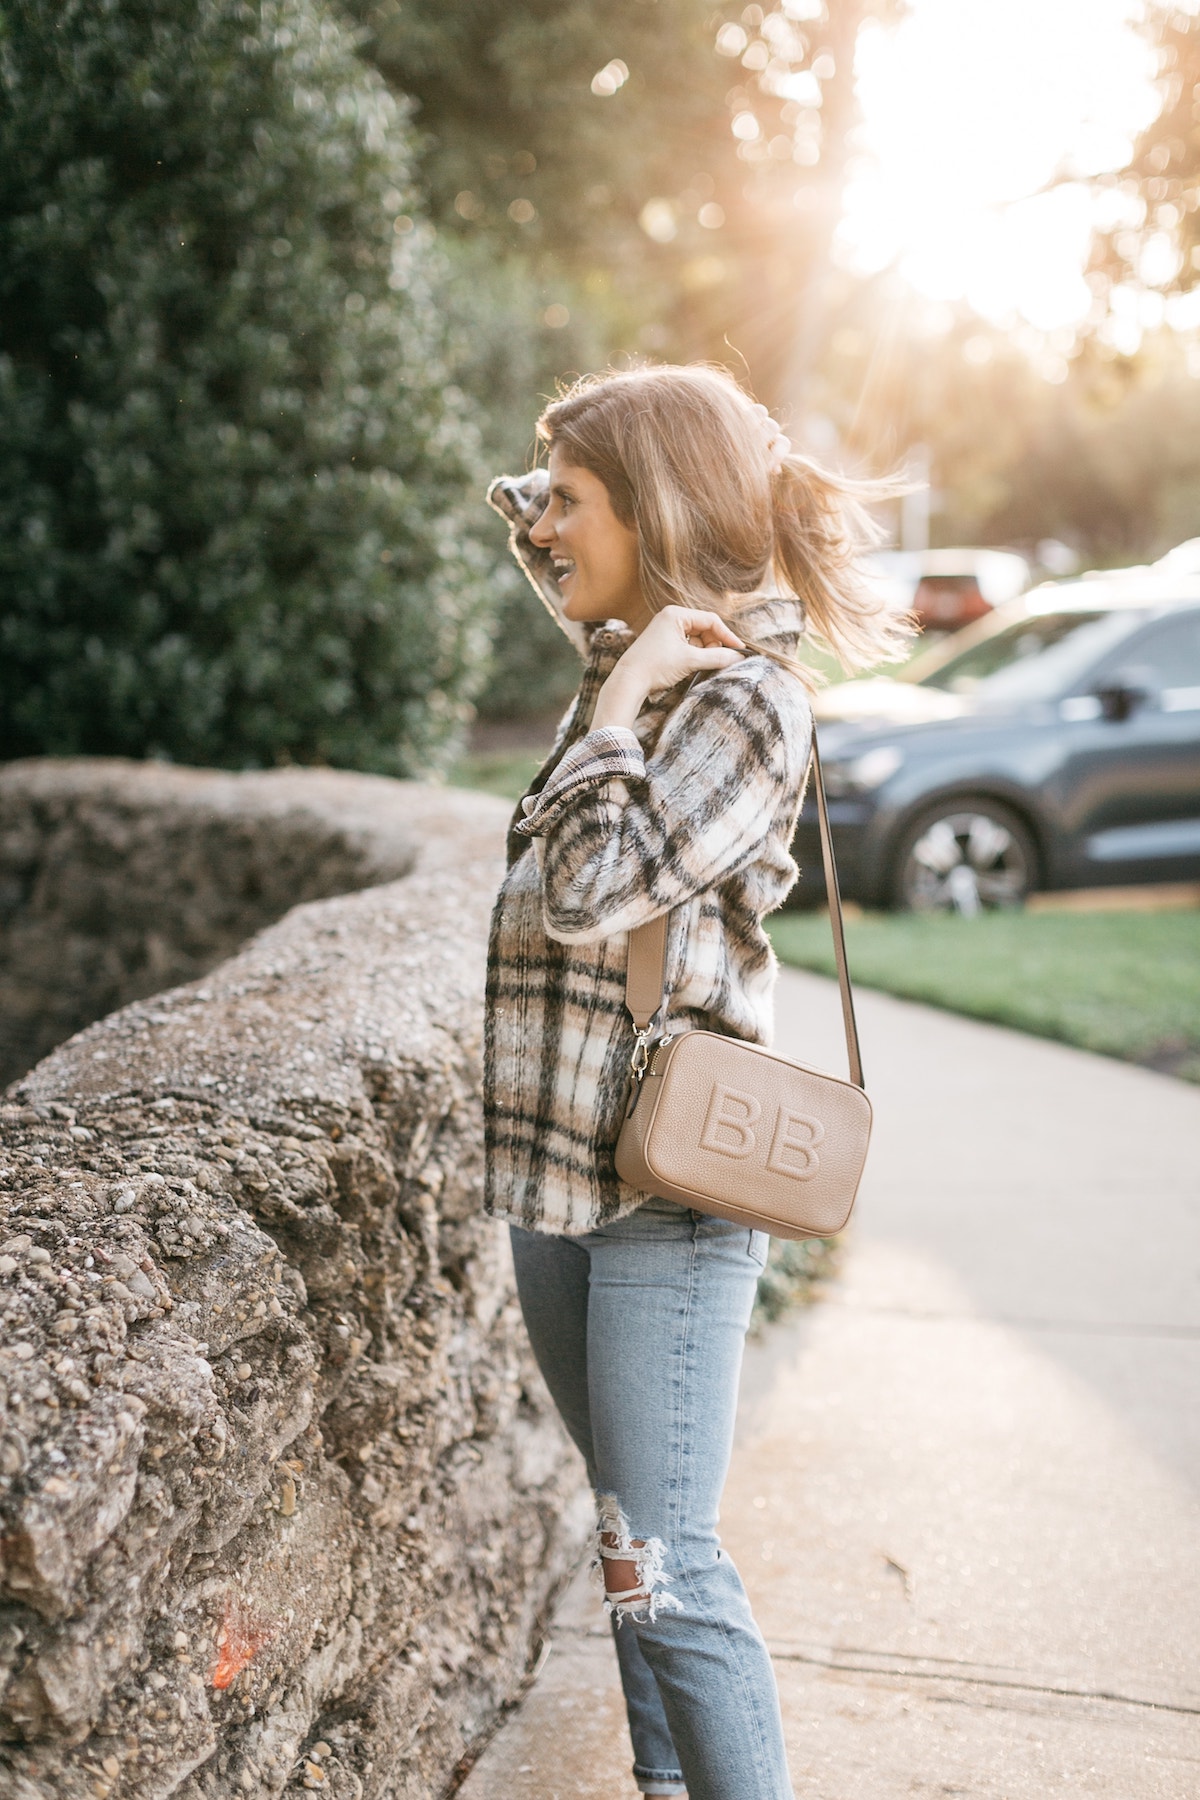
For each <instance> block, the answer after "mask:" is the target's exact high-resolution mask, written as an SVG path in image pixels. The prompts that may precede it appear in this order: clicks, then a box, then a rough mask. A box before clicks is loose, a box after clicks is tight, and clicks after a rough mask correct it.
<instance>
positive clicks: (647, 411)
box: [537, 364, 910, 683]
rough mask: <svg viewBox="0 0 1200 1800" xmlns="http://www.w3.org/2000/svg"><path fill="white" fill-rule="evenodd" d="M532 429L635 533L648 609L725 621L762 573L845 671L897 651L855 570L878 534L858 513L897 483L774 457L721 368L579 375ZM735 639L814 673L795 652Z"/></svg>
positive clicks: (757, 586) (895, 629) (902, 638)
mask: <svg viewBox="0 0 1200 1800" xmlns="http://www.w3.org/2000/svg"><path fill="white" fill-rule="evenodd" d="M537 432H538V437H539V439H540V440H541V442H542V443H543V444H546V445H548V446H553V445H558V447H559V448H560V450H561V451H562V454H563V456H564V457H565V458H566V459H567V461H568V462H569V463H573V464H575V466H576V467H579V468H584V469H588V470H590V471H591V473H592V474H593V475H596V476H598V477H599V479H600V480H601V481H602V482H603V483H604V486H605V487H606V489H607V490H608V495H609V499H610V501H611V503H612V507H613V511H614V512H615V513H616V515H617V517H618V518H619V519H620V520H621V522H622V523H623V524H625V525H628V526H632V527H635V528H636V530H637V534H638V556H639V563H640V571H639V572H640V577H641V585H642V592H643V594H644V595H645V598H646V602H647V604H648V606H649V607H650V609H651V611H652V612H658V611H660V610H661V609H662V608H663V607H664V606H691V607H702V608H704V609H706V610H708V611H712V612H717V613H720V614H722V615H723V616H724V617H726V618H728V619H729V621H730V623H731V624H734V625H735V627H736V619H737V604H736V602H737V597H738V596H739V595H743V596H747V597H748V596H750V595H753V594H757V593H760V592H761V591H762V589H763V586H764V583H769V582H771V581H772V580H773V581H774V582H775V583H777V584H778V586H779V588H780V589H783V590H786V591H787V592H789V593H791V594H793V595H794V596H795V597H796V598H797V599H798V600H799V601H800V602H801V604H802V606H803V610H804V618H805V625H806V629H807V632H808V634H809V635H810V636H811V637H812V638H814V639H815V640H817V641H818V642H819V643H820V644H822V645H824V646H825V647H827V648H828V649H829V650H831V651H832V652H833V654H834V656H836V658H837V659H838V661H839V662H840V663H841V664H842V666H843V668H845V669H848V670H852V669H863V668H870V667H872V666H873V665H874V664H876V663H879V662H884V661H887V660H890V659H893V658H895V657H896V656H897V655H899V654H901V653H902V652H903V649H904V647H905V645H906V642H907V640H908V637H909V635H910V627H909V625H908V623H907V622H906V621H905V620H904V619H902V618H898V617H897V616H896V614H894V613H891V612H889V611H887V610H886V608H885V605H884V603H883V601H882V599H881V598H880V596H879V594H878V593H877V592H876V591H875V590H874V589H873V588H872V587H871V585H870V584H869V582H868V581H867V579H866V577H865V576H864V574H863V572H862V569H861V566H860V559H861V557H862V554H863V552H864V551H865V550H867V549H868V548H870V546H871V545H873V544H876V543H878V542H879V541H880V540H881V538H882V536H883V533H882V532H881V530H880V529H879V527H878V526H877V525H876V523H875V521H874V520H873V519H872V518H871V516H870V514H869V513H868V511H867V507H868V506H869V505H871V504H872V503H873V502H876V501H878V500H880V499H882V498H885V497H888V496H891V495H893V494H896V493H898V492H902V491H904V490H903V487H902V486H901V485H900V484H897V483H895V482H887V481H884V482H867V481H854V480H851V479H849V478H847V477H845V476H841V475H834V474H831V473H830V472H829V471H828V470H826V469H822V468H821V467H820V466H819V465H818V464H817V463H815V462H814V461H813V460H812V458H811V457H807V456H801V455H798V454H796V453H795V452H793V451H791V450H790V448H789V450H788V452H787V453H786V454H785V455H783V457H782V458H780V457H779V456H778V453H777V452H776V453H775V454H772V450H771V435H772V434H771V430H770V428H769V425H768V423H767V421H765V420H764V417H763V409H762V408H761V407H759V408H756V407H755V404H754V402H753V401H752V400H751V399H750V397H749V395H747V394H746V393H745V392H744V391H743V389H742V388H740V387H739V386H738V384H737V382H736V381H734V379H733V377H732V376H731V375H729V374H728V373H727V372H726V371H725V370H724V369H718V368H712V367H709V366H707V365H704V364H689V365H687V366H686V367H679V366H669V365H668V366H663V367H658V368H643V369H633V370H629V371H622V372H619V373H610V374H607V375H589V376H585V377H584V378H583V379H582V380H580V381H577V382H575V383H574V385H573V386H572V387H570V388H569V389H568V390H567V392H566V393H565V394H563V395H562V396H561V397H560V398H559V399H558V400H555V401H553V402H552V403H551V404H550V405H549V406H548V407H547V408H546V410H545V411H544V412H543V414H542V416H541V418H540V419H539V420H538V425H537ZM740 635H744V634H740ZM745 642H746V644H747V648H748V649H751V650H754V651H757V652H758V653H760V654H762V655H765V656H769V657H771V658H772V660H773V661H775V662H778V663H781V664H783V665H784V667H786V668H790V669H791V670H792V671H793V672H794V673H795V674H797V675H800V676H801V677H802V678H803V679H805V680H807V681H809V682H810V683H811V682H812V681H813V680H814V679H815V675H814V671H813V670H811V669H809V668H808V667H807V666H806V665H805V664H803V663H799V662H797V661H796V660H795V659H794V658H793V657H789V656H784V655H782V654H781V653H780V652H779V651H775V650H772V649H770V648H768V647H767V646H765V645H759V644H755V643H753V642H752V641H751V640H750V639H748V638H747V639H745Z"/></svg>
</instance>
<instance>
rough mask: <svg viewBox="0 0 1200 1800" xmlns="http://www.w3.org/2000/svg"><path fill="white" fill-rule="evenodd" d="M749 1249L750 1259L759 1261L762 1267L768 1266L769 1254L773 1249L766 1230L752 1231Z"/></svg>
mask: <svg viewBox="0 0 1200 1800" xmlns="http://www.w3.org/2000/svg"><path fill="white" fill-rule="evenodd" d="M747 1249H748V1250H749V1254H750V1261H751V1262H755V1263H757V1264H758V1266H759V1268H760V1269H765V1268H766V1266H767V1256H768V1255H769V1253H770V1249H771V1239H770V1236H769V1235H768V1233H767V1232H765V1231H752V1232H751V1233H750V1242H749V1244H748V1246H747Z"/></svg>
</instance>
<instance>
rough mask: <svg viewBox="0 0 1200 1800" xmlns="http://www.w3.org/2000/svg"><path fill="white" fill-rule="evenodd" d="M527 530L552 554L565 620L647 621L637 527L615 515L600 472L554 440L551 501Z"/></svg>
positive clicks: (637, 625)
mask: <svg viewBox="0 0 1200 1800" xmlns="http://www.w3.org/2000/svg"><path fill="white" fill-rule="evenodd" d="M529 535H530V537H531V538H532V539H533V542H534V543H535V544H536V545H537V546H538V547H539V549H542V550H548V551H549V552H550V554H551V556H552V557H553V558H554V563H555V574H556V576H557V577H558V586H559V591H560V593H561V594H562V597H563V602H564V605H563V612H564V613H565V614H566V616H567V618H568V619H575V620H577V621H578V622H579V623H580V624H583V623H585V622H589V621H602V620H604V619H623V620H624V622H625V623H626V624H627V625H629V626H631V627H632V628H633V630H634V631H640V630H641V628H642V627H643V626H644V625H646V624H648V622H649V618H650V613H649V609H648V608H647V606H646V602H645V600H644V598H643V596H642V586H641V582H640V580H639V578H638V536H637V532H636V530H634V529H633V528H632V527H631V526H629V525H623V524H622V523H621V521H620V519H618V517H617V515H616V513H615V512H614V511H613V509H612V502H611V500H610V499H609V497H608V489H607V488H606V487H605V485H604V483H603V482H602V481H601V480H600V477H599V476H598V475H593V474H592V472H591V470H590V469H581V468H579V467H578V466H577V465H576V464H574V463H569V462H567V461H566V460H565V458H564V457H563V454H562V452H561V451H560V450H559V448H558V446H557V445H552V446H551V449H550V504H549V505H548V506H547V508H546V510H545V512H544V513H543V514H542V516H541V518H540V519H539V520H538V522H537V524H536V525H535V526H534V527H533V529H532V531H531V532H530V533H529Z"/></svg>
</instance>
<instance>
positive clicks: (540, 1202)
mask: <svg viewBox="0 0 1200 1800" xmlns="http://www.w3.org/2000/svg"><path fill="white" fill-rule="evenodd" d="M529 485H530V484H529V478H526V481H525V482H523V483H521V484H520V485H519V486H518V484H516V483H512V484H509V495H507V496H503V497H502V498H508V499H510V504H508V505H502V504H499V503H497V502H496V500H495V499H494V502H493V503H494V504H497V510H503V511H505V513H506V514H507V516H508V517H509V518H510V519H512V520H513V521H514V523H515V524H517V525H519V524H520V522H521V518H522V517H525V518H526V521H527V520H528V515H527V514H523V513H522V512H521V511H520V510H519V507H518V505H517V504H513V503H511V496H512V495H513V493H514V492H515V494H516V496H517V500H518V502H519V503H520V505H521V506H527V505H528V500H529ZM535 495H537V496H540V490H537V489H535ZM537 510H539V511H540V507H539V508H538V509H537ZM536 516H537V511H533V512H532V517H534V518H536ZM514 549H515V550H516V551H517V554H518V555H519V556H520V559H521V560H522V562H523V563H524V564H525V566H526V568H527V571H528V572H529V573H530V574H531V576H532V578H533V579H534V581H535V585H536V586H537V587H538V590H539V592H540V593H542V595H543V597H544V598H545V599H546V600H547V603H548V604H550V605H551V606H553V605H554V600H555V599H556V598H557V586H556V585H555V584H553V583H552V582H548V581H547V580H546V579H545V571H544V569H543V568H534V567H531V565H532V564H533V563H534V558H533V557H532V555H531V554H530V552H529V548H528V546H527V545H522V543H521V542H520V538H519V535H518V532H517V531H516V530H514ZM554 610H555V612H556V615H557V612H558V609H557V607H554ZM736 624H737V627H738V628H739V629H740V630H744V631H745V632H746V634H747V635H748V636H751V637H753V638H755V639H756V640H757V641H759V642H763V643H769V644H771V646H772V647H773V648H776V649H779V650H783V651H787V652H790V653H794V652H795V650H796V647H797V645H798V642H799V639H800V635H801V630H802V620H801V615H800V610H799V607H798V605H797V604H796V602H795V601H793V600H790V599H786V598H770V599H760V600H758V601H756V602H753V603H751V605H750V607H749V608H748V609H747V610H744V611H741V612H739V614H738V617H737V621H736ZM578 629H579V628H578V627H574V629H573V630H572V633H571V635H572V636H576V634H577V633H578ZM576 641H578V638H576ZM585 642H586V667H585V670H584V676H583V682H582V685H581V687H580V689H579V692H578V694H577V695H576V696H575V699H574V701H573V702H572V704H571V706H570V708H569V709H568V711H567V714H566V716H565V718H564V719H563V721H562V724H561V725H560V727H559V731H558V736H557V739H556V741H555V745H554V749H553V750H552V752H551V754H550V757H549V758H548V760H547V762H546V763H545V765H544V766H543V768H542V769H541V770H540V771H539V773H538V775H537V776H536V778H535V779H534V781H533V783H532V785H531V787H530V789H529V792H528V793H527V794H526V796H525V798H524V799H523V800H522V802H521V804H520V806H519V808H518V810H517V812H516V814H515V815H514V818H513V822H512V826H511V828H510V831H509V841H508V870H507V874H506V876H505V878H504V881H503V884H502V885H501V888H500V893H499V896H498V898H497V901H496V905H495V910H494V912H493V915H492V927H491V939H490V944H489V951H488V983H487V1011H486V1035H485V1056H484V1119H485V1132H486V1144H487V1178H486V1201H485V1204H486V1206H487V1208H488V1210H489V1211H490V1212H492V1213H495V1214H497V1215H499V1216H501V1217H504V1218H507V1219H510V1220H512V1221H514V1222H515V1223H516V1224H518V1225H523V1226H525V1227H526V1228H528V1229H530V1230H535V1231H548V1232H565V1233H581V1232H585V1231H589V1230H591V1229H592V1228H593V1227H595V1226H596V1225H600V1224H605V1223H607V1222H609V1221H610V1220H613V1219H616V1218H619V1217H620V1216H621V1214H623V1213H627V1212H631V1211H633V1209H634V1208H636V1207H638V1206H640V1205H641V1204H642V1203H643V1202H644V1201H645V1199H646V1196H645V1194H643V1193H639V1192H638V1191H637V1190H636V1189H633V1188H631V1187H629V1186H627V1185H626V1183H624V1182H623V1181H621V1179H620V1178H619V1176H618V1175H617V1172H616V1168H615V1166H614V1162H613V1153H614V1151H615V1148H616V1142H617V1137H618V1134H619V1132H620V1129H621V1122H622V1119H623V1117H624V1112H625V1107H626V1104H627V1102H628V1097H629V1081H630V1076H629V1059H630V1054H631V1051H632V1048H633V1025H632V1021H631V1020H630V1017H629V1014H628V1012H627V1011H626V1008H625V961H626V949H627V944H628V933H629V931H630V930H631V929H632V928H633V927H635V926H637V925H641V924H644V923H645V922H646V921H647V920H649V919H652V918H655V917H656V916H657V915H658V914H660V913H662V912H667V911H670V913H671V923H670V928H669V932H668V944H667V982H668V992H669V994H670V1003H669V1009H668V1016H669V1019H670V1024H671V1028H672V1030H674V1031H678V1030H680V1029H693V1028H701V1029H703V1030H707V1031H719V1032H724V1033H726V1034H727V1035H729V1036H731V1037H738V1038H742V1039H745V1040H748V1041H749V1042H751V1043H769V1042H770V1038H771V1031H772V1023H773V1018H772V994H773V989H774V984H775V969H776V964H775V958H774V955H773V952H772V950H771V946H770V942H769V940H768V939H767V936H766V934H765V932H764V931H763V929H762V918H763V915H764V914H765V913H767V912H770V911H771V910H772V909H773V908H774V907H777V906H778V905H779V904H780V902H781V901H782V900H783V898H784V896H785V895H786V893H787V891H788V889H789V888H790V887H791V885H792V883H793V881H794V880H795V876H796V866H795V864H794V862H793V861H792V858H791V854H790V844H791V839H792V834H793V831H794V829H795V824H796V815H797V813H798V811H799V807H800V802H801V798H802V791H803V786H804V777H805V771H806V769H807V766H808V756H809V746H810V740H811V732H812V717H811V712H810V709H809V704H808V698H807V695H806V694H805V691H804V688H803V687H802V686H801V684H800V682H799V681H798V680H797V678H796V677H795V676H794V675H792V674H789V673H788V672H787V671H786V670H784V669H781V668H780V667H779V666H778V664H776V663H774V662H772V661H771V660H770V659H769V658H767V657H764V656H749V657H746V658H745V659H744V660H743V661H741V662H740V663H737V664H735V665H734V666H733V667H732V668H729V669H724V670H720V671H717V672H716V673H714V674H711V675H707V676H704V677H701V678H696V679H694V680H693V681H692V682H690V683H688V684H681V685H680V686H679V687H677V688H673V689H671V690H670V691H669V692H667V693H665V694H662V695H656V696H655V697H654V698H653V699H651V700H650V701H648V702H647V704H646V705H645V706H644V707H643V709H642V711H641V713H640V714H639V716H638V719H637V722H636V725H635V727H634V729H633V730H632V731H630V730H627V729H625V728H624V727H603V728H601V729H599V730H592V729H591V718H592V713H593V710H594V708H595V704H596V696H597V694H598V693H599V690H600V687H601V685H602V684H603V682H604V681H605V679H606V678H607V676H608V675H609V673H610V672H611V670H612V668H613V667H614V665H615V664H616V662H617V660H618V658H619V657H620V656H621V655H622V653H623V652H624V651H625V650H626V649H627V648H628V646H629V644H630V643H631V642H632V638H631V636H630V634H629V632H628V631H627V630H625V629H624V628H623V627H620V628H618V627H617V626H616V625H615V624H613V623H610V624H609V625H607V626H604V627H602V628H599V629H595V628H592V629H590V630H589V631H588V633H587V638H586V640H585Z"/></svg>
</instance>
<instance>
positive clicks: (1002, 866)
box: [793, 569, 1200, 913]
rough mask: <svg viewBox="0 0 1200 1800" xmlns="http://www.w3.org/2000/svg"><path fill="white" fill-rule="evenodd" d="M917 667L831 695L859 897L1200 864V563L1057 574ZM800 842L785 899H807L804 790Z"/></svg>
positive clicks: (1198, 868) (983, 900)
mask: <svg viewBox="0 0 1200 1800" xmlns="http://www.w3.org/2000/svg"><path fill="white" fill-rule="evenodd" d="M905 675H906V676H907V679H902V680H895V681H890V682H887V683H884V684H882V686H883V689H884V690H885V691H884V692H881V684H879V683H877V682H860V683H853V682H852V683H847V684H845V688H844V689H839V688H834V689H831V690H829V691H828V693H827V694H826V695H825V696H823V697H822V704H821V706H820V708H819V720H818V731H819V737H820V744H821V753H822V757H823V760H824V764H825V775H826V784H827V788H828V792H829V800H830V817H831V820H832V823H833V831H834V842H835V848H836V852H837V858H838V868H839V872H840V874H841V878H842V887H843V891H844V893H845V894H846V896H847V897H848V898H850V899H854V900H858V901H860V902H861V903H863V904H864V905H868V906H893V907H904V908H912V909H916V910H937V909H947V910H954V911H957V912H961V913H974V912H978V911H979V910H980V909H981V908H986V907H1004V906H1016V905H1019V904H1020V903H1021V902H1022V901H1023V900H1024V898H1025V896H1026V895H1027V894H1028V893H1029V892H1030V891H1031V890H1033V889H1038V888H1071V887H1094V886H1104V885H1112V884H1125V883H1132V882H1141V881H1170V880H1193V879H1197V878H1200V576H1198V575H1195V574H1172V572H1171V571H1170V570H1167V569H1155V570H1136V571H1123V572H1121V573H1120V574H1117V575H1114V576H1111V577H1107V578H1102V577H1092V576H1089V577H1085V578H1083V579H1080V580H1077V581H1070V582H1053V583H1046V584H1045V585H1044V586H1042V587H1039V588H1036V589H1034V590H1033V591H1032V592H1031V593H1028V594H1025V595H1022V596H1021V597H1020V598H1019V599H1017V600H1014V601H1011V602H1010V603H1009V604H1008V605H1007V606H1003V607H1000V608H998V609H997V610H996V611H995V612H993V613H992V614H991V615H990V616H989V617H988V618H986V619H984V620H981V621H980V622H979V623H978V624H976V625H974V626H971V627H969V628H968V629H967V631H965V632H964V633H962V634H961V635H959V636H958V637H955V638H954V639H952V640H950V641H948V642H946V643H943V644H942V645H940V646H937V647H936V648H935V649H933V650H932V651H929V652H926V653H925V656H924V657H922V658H920V659H918V661H917V662H916V663H914V664H913V665H911V666H910V668H909V669H908V670H907V671H905ZM854 690H858V691H857V694H856V693H855V691H854ZM839 697H840V698H839ZM868 702H869V704H868ZM795 854H796V857H797V860H798V862H799V863H800V866H801V870H802V874H801V879H800V882H799V883H798V884H797V887H796V889H795V890H794V893H793V901H794V903H798V904H801V905H803V904H806V903H809V902H815V901H817V900H819V898H820V895H821V891H822V888H821V855H820V845H819V841H818V837H817V825H816V809H815V804H814V801H813V798H812V795H811V794H810V795H809V797H808V799H807V800H806V802H805V806H804V811H803V813H802V814H801V819H800V824H799V827H798V830H797V833H796V842H795Z"/></svg>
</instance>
